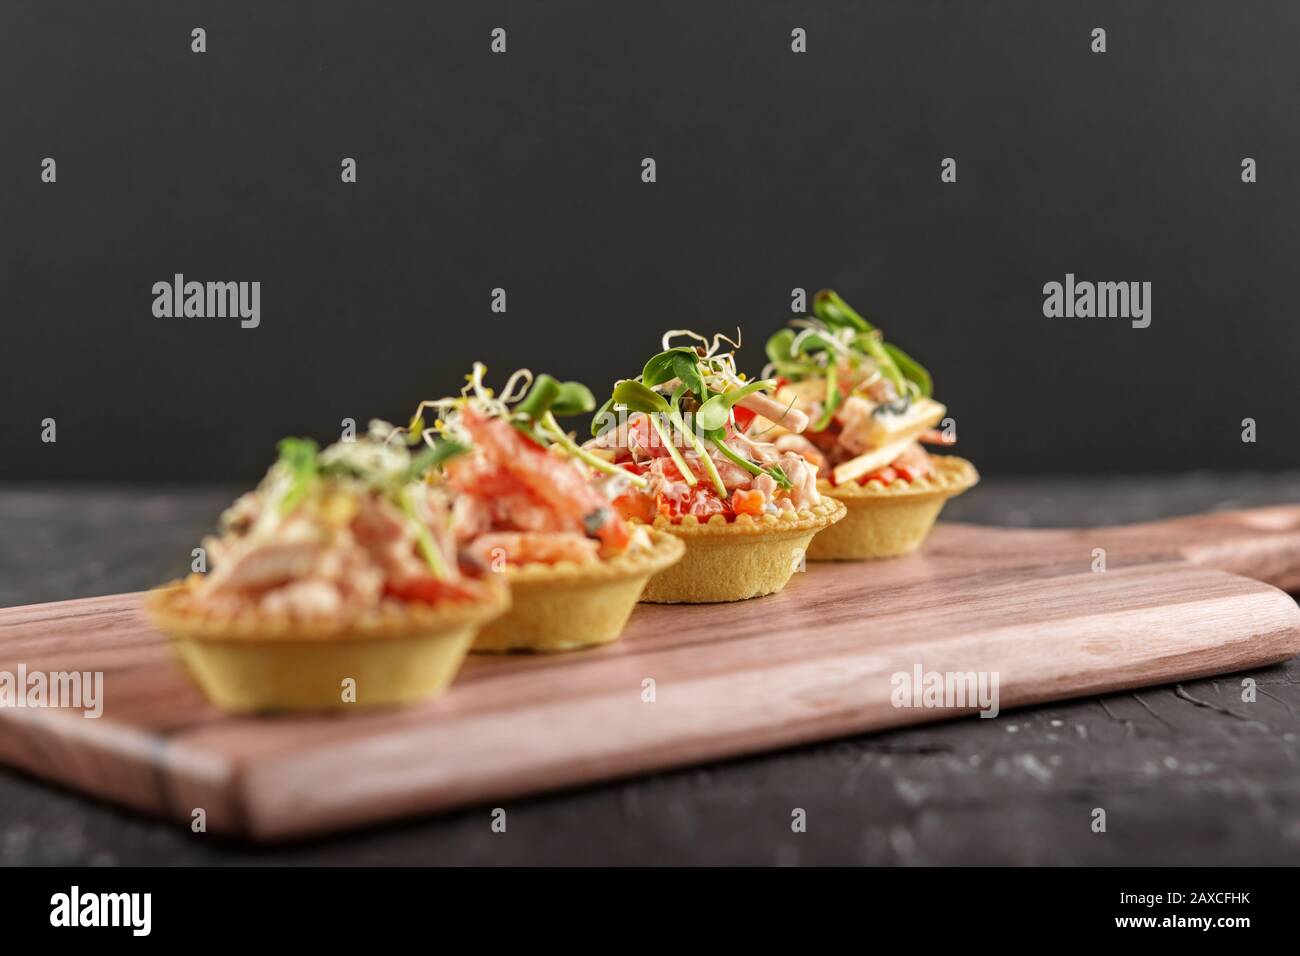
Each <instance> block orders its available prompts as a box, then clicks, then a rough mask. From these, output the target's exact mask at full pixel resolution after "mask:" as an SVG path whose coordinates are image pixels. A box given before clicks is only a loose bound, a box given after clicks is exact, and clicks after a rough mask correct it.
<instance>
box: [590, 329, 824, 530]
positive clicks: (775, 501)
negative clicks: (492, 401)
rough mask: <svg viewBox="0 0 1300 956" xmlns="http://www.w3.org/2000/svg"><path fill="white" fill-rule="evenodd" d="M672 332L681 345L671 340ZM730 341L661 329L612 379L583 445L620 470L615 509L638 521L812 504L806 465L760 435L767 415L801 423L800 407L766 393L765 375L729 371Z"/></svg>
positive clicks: (812, 479)
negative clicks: (659, 343) (635, 369)
mask: <svg viewBox="0 0 1300 956" xmlns="http://www.w3.org/2000/svg"><path fill="white" fill-rule="evenodd" d="M682 339H684V340H685V341H686V342H687V343H689V344H682V345H674V344H673V343H674V342H675V341H678V340H682ZM739 345H740V343H739V341H736V342H733V341H731V340H730V339H727V338H725V337H724V336H721V335H715V336H714V337H713V338H712V339H706V338H704V337H703V336H701V335H698V334H696V333H694V332H691V331H687V330H674V331H670V332H668V333H666V334H665V335H664V338H663V351H662V352H660V353H659V354H657V355H655V356H654V357H653V358H651V359H650V361H648V362H647V363H646V364H645V367H644V368H643V369H642V372H641V374H640V375H639V376H638V377H637V378H635V379H624V380H622V381H619V382H617V383H616V384H615V386H614V390H613V394H612V395H611V396H610V398H609V399H608V400H607V401H606V402H605V404H604V406H602V408H601V409H600V412H599V413H598V414H597V415H596V417H595V419H594V420H593V422H592V435H593V437H592V439H591V440H590V441H588V442H587V443H586V444H585V445H584V446H583V448H584V450H586V451H587V452H588V453H590V454H591V455H593V456H596V457H598V458H599V459H600V460H602V461H603V462H605V463H607V464H608V465H610V466H613V467H614V468H615V469H618V470H621V471H622V472H623V473H625V474H626V475H627V476H628V477H627V479H626V487H625V489H624V490H623V492H622V493H621V494H619V495H618V496H617V497H616V498H615V499H614V504H615V506H616V507H617V508H618V510H619V512H620V513H621V514H623V515H624V516H626V517H628V518H634V519H637V520H638V521H641V522H645V523H647V524H648V523H651V522H653V521H654V520H655V519H656V518H657V517H659V516H664V517H666V518H668V519H669V520H671V521H679V520H680V519H682V518H683V517H685V516H687V515H692V516H694V517H695V518H697V519H699V520H708V519H709V518H710V517H712V516H713V515H722V516H723V517H724V518H725V519H726V520H728V521H731V520H734V519H735V518H737V517H739V516H742V515H749V516H752V517H757V516H759V515H763V514H779V513H780V512H782V511H798V510H807V509H810V508H813V507H815V506H817V505H818V504H820V503H821V496H820V494H819V493H818V491H817V469H816V467H815V466H813V465H810V464H809V463H808V461H806V460H805V459H804V457H803V456H802V454H800V452H799V450H798V449H795V448H781V447H779V446H777V445H775V444H773V443H772V442H771V441H768V440H766V439H767V434H768V433H769V432H773V431H774V428H775V425H774V423H775V424H777V425H781V426H782V427H783V428H784V429H785V430H786V431H787V432H788V433H791V434H796V433H798V432H800V431H802V430H803V429H804V428H806V427H807V425H808V417H807V415H806V414H805V413H804V412H803V411H801V410H799V409H797V408H795V407H793V404H792V403H782V402H781V401H779V400H778V399H777V398H774V397H773V396H772V395H771V394H770V393H771V391H772V389H773V388H775V386H776V384H777V382H776V381H775V380H771V379H759V380H756V381H749V380H747V379H746V377H745V376H744V375H743V374H740V373H738V372H737V371H736V364H735V349H737V348H739Z"/></svg>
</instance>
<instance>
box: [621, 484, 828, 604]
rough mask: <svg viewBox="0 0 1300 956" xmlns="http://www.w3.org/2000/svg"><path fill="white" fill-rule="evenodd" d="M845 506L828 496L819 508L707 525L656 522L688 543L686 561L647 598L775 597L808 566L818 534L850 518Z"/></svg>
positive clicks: (658, 580) (716, 519) (689, 519)
mask: <svg viewBox="0 0 1300 956" xmlns="http://www.w3.org/2000/svg"><path fill="white" fill-rule="evenodd" d="M845 511H846V509H845V506H844V505H843V504H842V503H841V502H838V501H836V500H834V499H833V498H823V500H822V501H821V503H820V504H818V505H816V506H814V507H813V508H810V509H806V510H800V511H783V512H781V513H779V514H775V515H761V516H759V517H758V518H754V517H751V516H750V515H740V516H739V517H737V518H736V519H734V520H733V521H727V520H726V518H724V517H723V516H722V515H714V516H713V517H711V518H709V520H708V521H705V522H701V521H699V519H697V518H695V517H694V516H693V515H687V516H686V517H684V518H682V519H681V520H680V521H678V522H675V523H674V522H673V521H671V520H670V519H669V518H667V517H666V516H663V515H660V516H659V517H657V518H655V521H654V524H653V526H652V527H654V528H655V529H656V530H660V531H667V532H668V533H670V534H672V535H674V536H676V537H678V538H680V539H681V540H682V541H683V542H684V543H685V544H686V553H685V555H684V556H683V557H682V560H681V561H679V562H678V563H677V564H674V565H673V566H672V567H669V568H667V569H665V570H663V571H660V572H659V573H658V574H656V575H655V576H654V577H652V578H651V579H650V583H649V584H647V585H646V589H645V593H644V594H643V595H641V600H642V601H646V602H649V603H652V604H715V603H721V602H724V601H743V600H745V599H746V598H752V597H760V596H762V595H764V594H772V593H774V592H776V591H779V590H781V589H782V588H783V587H785V585H786V582H788V581H789V580H790V576H791V575H792V574H794V572H795V569H796V568H798V567H800V566H801V565H802V563H803V560H804V556H805V553H806V552H807V550H808V543H809V542H810V541H813V540H814V538H813V536H814V535H816V534H818V533H819V532H820V533H822V534H824V533H825V531H824V530H823V529H825V528H827V527H829V526H830V525H833V524H834V523H835V522H837V521H839V520H840V519H841V518H843V517H844V515H845Z"/></svg>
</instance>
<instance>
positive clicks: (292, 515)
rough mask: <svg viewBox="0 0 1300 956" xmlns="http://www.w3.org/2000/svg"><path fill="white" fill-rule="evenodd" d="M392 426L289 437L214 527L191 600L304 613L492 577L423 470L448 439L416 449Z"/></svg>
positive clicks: (439, 592)
mask: <svg viewBox="0 0 1300 956" xmlns="http://www.w3.org/2000/svg"><path fill="white" fill-rule="evenodd" d="M391 429H392V426H389V425H386V424H385V423H383V422H373V423H371V432H370V434H369V435H367V436H366V437H364V438H362V439H358V440H356V441H352V442H339V443H338V444H335V445H331V446H329V447H328V448H326V449H324V450H319V449H318V448H317V445H316V443H315V442H313V441H310V440H309V439H302V438H286V439H284V440H283V441H281V442H280V444H279V446H278V447H279V453H280V457H279V460H278V461H277V462H276V463H275V464H274V465H272V466H271V468H270V470H269V471H268V472H267V474H266V477H265V478H264V479H263V480H262V482H261V483H260V484H259V485H258V487H257V489H256V490H254V491H251V492H248V493H247V494H244V495H242V496H241V497H240V498H238V499H237V500H236V501H235V502H234V504H232V505H231V506H230V507H229V508H228V509H227V510H226V511H225V512H224V513H223V514H222V516H221V519H220V523H219V526H218V533H217V534H215V535H210V536H208V537H206V538H204V540H203V548H204V550H205V552H206V557H207V561H208V564H209V565H210V571H209V572H208V573H207V574H206V575H204V576H203V577H202V578H201V579H200V580H199V581H198V583H197V585H196V586H194V587H193V588H191V589H190V590H188V591H186V592H184V594H183V595H181V596H180V597H179V598H178V601H179V602H180V604H181V605H182V606H183V607H184V608H186V609H189V610H193V611H196V612H201V613H204V614H210V615H218V616H224V615H229V616H235V615H239V614H242V613H245V612H248V611H256V612H260V613H262V614H266V615H274V616H282V617H287V618H288V619H290V620H299V621H305V620H316V619H323V618H330V619H335V620H339V619H341V620H347V619H350V618H352V617H354V616H356V615H360V614H362V613H365V612H370V611H374V610H377V609H384V608H387V607H400V606H403V605H405V604H407V603H410V602H419V603H424V604H436V603H441V602H443V601H472V600H475V599H477V598H480V597H482V596H483V594H484V593H485V591H484V586H483V585H482V583H481V582H478V581H474V580H473V579H471V578H469V577H467V576H465V575H463V574H461V572H460V570H459V568H458V567H457V564H456V562H455V560H454V553H453V552H452V550H451V547H450V541H449V539H448V537H447V536H446V535H445V534H440V533H439V532H438V529H439V527H440V526H443V525H445V524H446V520H447V514H446V510H445V506H444V504H443V503H442V501H441V500H440V499H439V497H438V495H437V494H436V493H434V491H433V490H432V489H431V488H429V487H428V486H427V485H426V484H425V483H424V482H423V481H421V480H419V476H420V475H421V474H422V472H423V471H424V470H425V469H426V468H428V467H429V466H430V465H431V464H432V463H434V461H435V460H436V459H437V458H438V457H439V456H441V455H444V454H445V453H446V451H447V450H446V449H444V448H439V447H434V448H431V449H429V450H428V451H427V452H425V453H422V454H420V455H416V456H412V455H411V454H410V453H409V452H408V451H407V449H405V448H403V447H401V446H393V445H391V444H390V443H388V442H387V441H386V440H385V439H386V436H387V434H388V433H389V432H391Z"/></svg>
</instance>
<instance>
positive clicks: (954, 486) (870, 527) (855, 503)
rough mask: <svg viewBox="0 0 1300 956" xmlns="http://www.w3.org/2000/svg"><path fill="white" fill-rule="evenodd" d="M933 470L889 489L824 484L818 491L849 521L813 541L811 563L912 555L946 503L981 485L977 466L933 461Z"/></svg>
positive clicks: (941, 458)
mask: <svg viewBox="0 0 1300 956" xmlns="http://www.w3.org/2000/svg"><path fill="white" fill-rule="evenodd" d="M931 461H932V463H933V465H934V470H933V471H932V472H931V474H930V475H928V476H927V477H925V478H920V479H918V480H916V481H912V482H908V481H904V480H903V479H901V478H900V479H898V480H896V481H893V482H891V483H890V484H888V485H886V484H884V483H883V482H881V481H878V480H872V481H869V482H867V483H866V484H862V485H860V484H856V483H854V484H846V485H835V486H832V485H831V484H830V483H829V482H827V481H825V480H823V481H819V482H818V483H817V488H818V490H819V491H820V492H821V493H822V494H823V495H827V496H829V497H832V498H835V499H837V500H839V501H842V502H843V503H844V504H845V505H846V506H848V515H847V517H845V519H844V520H843V521H841V522H840V523H839V524H837V525H835V526H834V527H833V528H827V529H826V530H825V531H823V532H822V533H821V534H819V535H817V537H816V538H814V539H813V542H812V545H811V546H810V547H809V548H808V560H810V561H859V560H864V559H867V558H890V557H896V556H898V555H904V554H911V553H912V552H913V551H915V550H916V549H917V548H919V547H920V546H921V543H922V542H923V541H924V540H925V538H926V535H928V534H929V533H930V529H931V528H933V527H934V522H935V520H936V519H937V518H938V517H939V512H940V511H941V510H942V509H943V505H944V502H946V501H947V500H948V499H949V498H952V497H954V496H956V495H959V494H961V493H962V492H963V491H966V490H967V489H968V488H971V487H973V486H974V485H975V484H976V482H978V481H979V473H978V472H976V470H975V466H974V465H972V464H971V463H970V462H969V461H967V460H966V459H964V458H958V457H957V456H955V455H932V456H931Z"/></svg>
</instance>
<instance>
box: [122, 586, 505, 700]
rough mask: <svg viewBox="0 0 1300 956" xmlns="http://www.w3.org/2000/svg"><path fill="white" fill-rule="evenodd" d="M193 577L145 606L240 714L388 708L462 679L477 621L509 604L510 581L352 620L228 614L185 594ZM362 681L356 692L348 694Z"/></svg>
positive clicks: (207, 686)
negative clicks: (196, 605)
mask: <svg viewBox="0 0 1300 956" xmlns="http://www.w3.org/2000/svg"><path fill="white" fill-rule="evenodd" d="M196 578H199V579H200V580H201V576H199V575H194V576H191V578H190V579H187V580H186V581H184V582H176V583H175V584H173V585H171V586H167V587H164V588H161V589H158V590H156V591H153V592H151V593H150V594H149V596H148V597H147V598H146V603H145V609H146V612H147V613H148V615H149V618H150V619H151V620H152V621H153V623H154V626H155V627H157V628H158V629H159V630H160V631H162V632H163V633H165V634H167V635H168V636H169V637H170V638H171V639H172V642H173V646H174V647H175V648H176V651H177V653H178V654H179V655H180V658H181V660H182V661H183V662H184V663H185V665H186V667H187V668H188V669H189V672H190V674H191V675H192V676H193V677H194V679H195V681H196V682H197V683H198V685H199V687H200V688H201V689H202V690H203V692H204V693H205V694H206V695H207V696H208V698H209V699H210V700H211V701H212V702H213V703H214V704H216V705H217V706H218V707H220V708H221V709H222V710H226V711H229V712H232V713H257V712H266V711H277V710H343V709H351V708H372V707H387V706H391V705H396V704H406V703H410V702H413V701H416V700H419V699H422V698H425V697H432V696H435V695H437V694H439V693H441V692H442V691H443V690H445V689H446V687H447V686H448V685H449V684H450V683H451V682H452V680H453V679H454V678H455V676H456V673H457V671H459V670H460V666H461V664H462V663H463V661H464V660H465V656H466V654H467V653H468V652H469V649H470V645H471V644H472V643H473V641H474V637H475V635H476V633H477V632H478V629H479V628H480V627H481V626H482V625H483V624H485V623H486V622H488V621H490V620H492V619H493V618H495V617H499V616H500V615H501V614H503V613H504V612H505V611H506V609H507V608H508V607H509V606H510V594H509V591H508V590H507V588H506V587H505V585H504V584H503V583H500V582H495V581H490V580H489V581H485V582H484V587H483V591H482V595H481V597H479V598H478V599H476V600H471V601H464V602H454V603H445V602H444V603H443V604H441V605H419V604H413V605H408V606H405V607H387V608H381V609H375V610H374V611H371V612H368V613H366V614H363V615H360V616H358V617H357V618H355V619H354V620H348V621H342V620H340V621H323V622H310V621H308V622H294V621H292V620H289V619H287V618H285V617H284V616H282V615H262V614H258V613H246V614H241V615H234V616H230V617H223V616H221V615H210V614H202V613H198V612H195V611H194V610H193V609H192V608H187V607H186V606H185V602H184V600H183V598H184V596H185V595H186V593H187V592H192V591H193V589H194V587H195V586H196V585H197V583H198V582H196V580H195V579H196ZM347 680H351V681H353V682H354V683H353V684H352V687H353V688H354V689H355V696H354V697H353V696H350V695H347V694H345V693H344V690H345V684H344V682H345V681H347Z"/></svg>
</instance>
